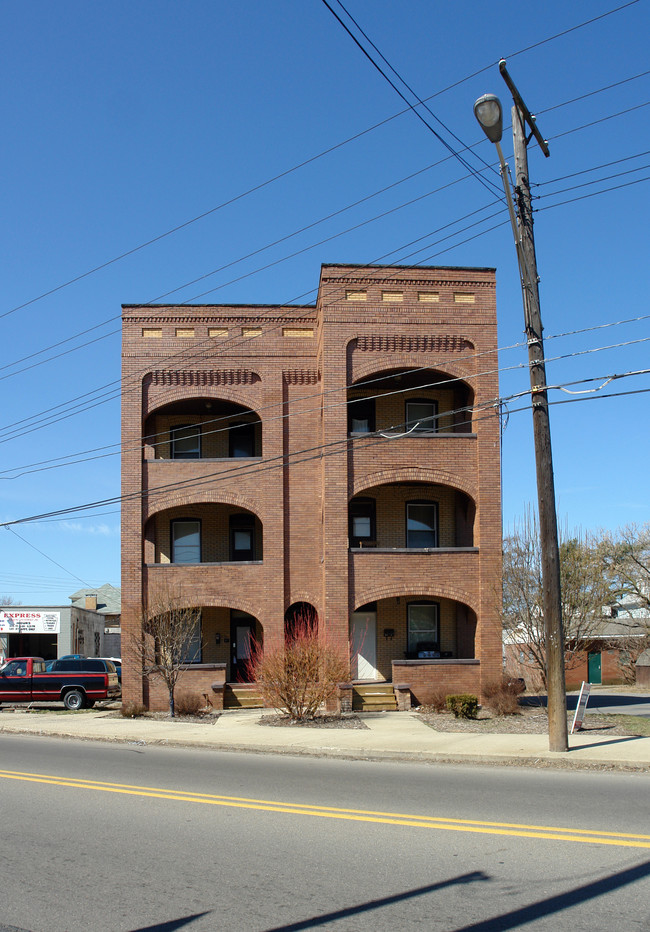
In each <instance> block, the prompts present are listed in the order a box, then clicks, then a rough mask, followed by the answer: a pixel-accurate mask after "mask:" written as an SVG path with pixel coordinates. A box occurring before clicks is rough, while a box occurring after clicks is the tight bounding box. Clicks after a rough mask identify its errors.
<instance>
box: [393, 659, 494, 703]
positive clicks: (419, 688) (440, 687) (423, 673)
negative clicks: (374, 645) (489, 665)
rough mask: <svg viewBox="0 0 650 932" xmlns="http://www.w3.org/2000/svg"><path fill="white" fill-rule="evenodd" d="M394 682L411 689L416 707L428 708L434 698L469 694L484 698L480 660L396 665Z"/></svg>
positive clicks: (400, 662) (394, 665) (413, 661)
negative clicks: (423, 706) (408, 686)
mask: <svg viewBox="0 0 650 932" xmlns="http://www.w3.org/2000/svg"><path fill="white" fill-rule="evenodd" d="M393 682H394V683H404V684H408V685H410V687H411V695H412V697H413V705H414V706H418V705H429V704H431V703H432V702H433V698H434V696H439V695H443V696H448V695H450V694H452V693H470V694H471V695H473V696H477V697H478V698H479V699H480V698H481V667H480V663H479V661H478V660H466V661H453V660H420V661H416V660H408V661H393Z"/></svg>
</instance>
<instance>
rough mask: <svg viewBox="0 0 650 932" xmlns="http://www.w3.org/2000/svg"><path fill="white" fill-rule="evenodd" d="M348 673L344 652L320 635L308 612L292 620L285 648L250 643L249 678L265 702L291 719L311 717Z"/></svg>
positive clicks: (348, 661) (348, 666)
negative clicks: (264, 646)
mask: <svg viewBox="0 0 650 932" xmlns="http://www.w3.org/2000/svg"><path fill="white" fill-rule="evenodd" d="M349 676H350V659H349V657H348V656H347V653H346V652H345V651H344V650H342V649H339V648H336V647H334V646H332V645H331V644H328V643H327V641H326V640H325V639H324V638H323V637H319V636H318V627H317V622H316V620H315V618H314V617H313V616H311V615H309V614H307V613H302V614H299V615H298V616H297V617H296V618H295V619H294V620H293V623H292V625H291V628H290V630H289V631H287V633H286V637H285V643H284V647H282V646H278V647H271V648H267V649H266V650H262V647H261V646H260V645H259V644H255V643H254V644H252V645H251V657H250V660H249V677H250V679H251V680H253V681H254V682H255V684H256V686H257V690H258V692H259V693H260V695H261V696H262V698H263V700H264V704H265V705H267V706H270V707H271V708H274V709H278V710H280V711H282V712H286V713H287V714H288V715H289V716H290V718H291V719H292V720H293V721H304V720H305V719H310V718H314V716H315V715H316V713H317V712H318V710H319V709H320V707H321V706H322V705H323V703H324V702H326V701H327V700H328V699H331V698H332V697H333V696H334V695H335V694H336V691H337V688H338V684H339V683H342V682H345V681H347V680H348V679H349Z"/></svg>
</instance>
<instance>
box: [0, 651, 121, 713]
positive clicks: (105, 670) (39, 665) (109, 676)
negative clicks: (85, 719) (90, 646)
mask: <svg viewBox="0 0 650 932" xmlns="http://www.w3.org/2000/svg"><path fill="white" fill-rule="evenodd" d="M53 667H54V668H55V669H52V670H51V671H47V670H46V669H45V661H44V660H43V658H42V657H12V658H11V659H10V660H9V661H8V663H6V664H5V665H4V667H3V668H2V670H1V671H0V701H2V702H34V701H35V700H39V701H41V702H42V701H46V702H47V701H58V702H63V704H64V705H65V707H66V709H70V710H73V711H74V710H77V709H83V708H84V707H86V708H91V707H92V706H93V705H94V704H95V702H96V701H97V700H98V699H117V698H118V697H119V696H120V694H121V692H122V690H121V688H120V684H119V681H118V678H117V672H116V670H115V667H114V665H113V664H112V663H110V661H107V660H99V659H98V658H84V659H81V660H63V659H62V658H60V659H59V660H55V661H54V663H53Z"/></svg>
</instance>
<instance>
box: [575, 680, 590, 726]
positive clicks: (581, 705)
mask: <svg viewBox="0 0 650 932" xmlns="http://www.w3.org/2000/svg"><path fill="white" fill-rule="evenodd" d="M590 692H591V683H585V682H583V684H582V686H581V687H580V695H579V696H578V704H577V706H576V713H575V715H574V716H573V725H572V726H571V734H573V732H574V731H580V729H581V728H582V723H583V722H584V720H585V713H586V711H587V702H588V700H589V693H590Z"/></svg>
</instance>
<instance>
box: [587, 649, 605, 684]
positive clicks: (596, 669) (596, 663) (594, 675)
mask: <svg viewBox="0 0 650 932" xmlns="http://www.w3.org/2000/svg"><path fill="white" fill-rule="evenodd" d="M587 675H588V676H589V682H590V683H595V684H599V683H601V682H602V676H601V672H600V651H599V650H598V651H590V652H589V654H588V655H587Z"/></svg>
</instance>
